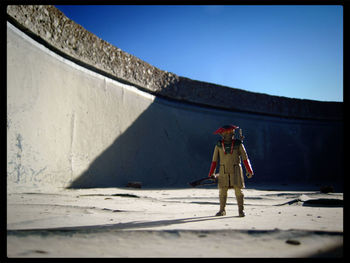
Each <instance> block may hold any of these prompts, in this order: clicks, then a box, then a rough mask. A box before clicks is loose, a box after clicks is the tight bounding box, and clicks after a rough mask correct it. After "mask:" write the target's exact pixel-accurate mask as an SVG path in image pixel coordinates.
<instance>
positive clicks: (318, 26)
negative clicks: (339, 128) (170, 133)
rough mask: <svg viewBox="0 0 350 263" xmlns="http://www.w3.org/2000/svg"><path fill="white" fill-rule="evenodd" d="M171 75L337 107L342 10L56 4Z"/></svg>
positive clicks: (340, 86) (340, 85)
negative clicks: (328, 102) (329, 103)
mask: <svg viewBox="0 0 350 263" xmlns="http://www.w3.org/2000/svg"><path fill="white" fill-rule="evenodd" d="M56 7H57V8H58V9H60V10H61V11H62V12H63V13H64V14H65V15H66V16H68V17H69V18H70V19H72V20H74V21H75V22H76V23H78V24H80V25H82V26H83V27H84V28H86V29H87V30H89V31H90V32H92V33H94V34H95V35H97V36H98V37H100V38H102V39H104V40H106V41H107V42H109V43H111V44H112V45H114V46H116V47H118V48H120V49H122V50H123V51H125V52H128V53H130V54H132V55H134V56H136V57H138V58H140V59H142V60H144V61H146V62H148V63H149V64H151V65H153V66H156V67H158V68H160V69H162V70H166V71H169V72H173V73H175V74H177V75H180V76H184V77H188V78H191V79H196V80H200V81H206V82H211V83H216V84H220V85H225V86H229V87H233V88H239V89H244V90H248V91H253V92H260V93H267V94H270V95H278V96H286V97H293V98H302V99H313V100H321V101H343V7H342V6H337V5H330V6H328V5H323V6H317V5H310V6H307V5H300V6H274V5H272V6H269V5H263V6H255V5H247V6H242V5H231V6H181V5H180V6H153V5H150V6H119V5H114V6H113V5H112V6H108V5H101V6H88V5H83V6H79V5H73V6H56Z"/></svg>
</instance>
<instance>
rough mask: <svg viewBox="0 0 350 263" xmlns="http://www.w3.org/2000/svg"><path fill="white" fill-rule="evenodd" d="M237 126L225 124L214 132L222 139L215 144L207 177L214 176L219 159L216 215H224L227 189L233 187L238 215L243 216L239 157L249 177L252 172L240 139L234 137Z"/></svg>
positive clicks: (242, 185)
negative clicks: (218, 206)
mask: <svg viewBox="0 0 350 263" xmlns="http://www.w3.org/2000/svg"><path fill="white" fill-rule="evenodd" d="M237 128H239V127H238V126H235V125H225V126H223V127H221V128H219V129H217V130H216V131H215V132H214V134H220V135H221V137H222V140H219V141H218V142H217V144H216V146H215V149H214V154H213V159H212V163H211V166H210V171H209V175H208V176H209V177H216V176H215V170H216V166H217V163H218V159H220V164H219V176H218V188H219V198H220V210H219V212H218V213H217V214H216V215H217V216H224V215H226V211H225V206H226V200H227V191H228V189H232V188H233V189H234V191H235V195H236V199H237V204H238V213H239V216H240V217H244V216H245V214H244V195H243V192H242V188H244V187H245V185H244V178H243V172H242V166H241V159H242V160H243V163H244V166H245V169H246V175H247V177H248V178H251V177H252V175H253V174H254V173H253V169H252V166H251V164H250V161H249V159H248V155H247V152H246V150H245V148H244V145H243V143H242V141H241V140H242V139H243V136H241V140H239V139H235V138H234V134H235V129H237Z"/></svg>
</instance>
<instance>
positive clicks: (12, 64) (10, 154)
mask: <svg viewBox="0 0 350 263" xmlns="http://www.w3.org/2000/svg"><path fill="white" fill-rule="evenodd" d="M8 15H9V16H8V20H9V21H10V22H11V23H8V25H7V179H8V183H17V184H22V183H23V184H25V183H29V184H37V185H41V184H46V183H47V184H53V185H59V186H65V187H77V188H79V187H113V186H125V185H126V183H127V182H128V181H141V182H143V185H144V186H145V187H183V186H186V183H187V182H189V181H191V180H194V179H197V178H200V177H203V176H206V175H207V173H208V169H209V166H210V162H211V158H212V152H213V149H214V145H215V143H216V141H217V140H218V139H219V138H218V136H215V135H213V134H212V133H213V131H214V130H216V129H217V128H218V127H219V126H221V125H224V124H229V123H232V124H235V125H239V126H240V127H242V128H243V132H244V134H245V137H246V140H245V147H246V149H247V151H248V155H249V157H250V159H251V163H252V165H253V169H254V171H255V173H256V176H255V177H254V180H252V181H253V182H268V183H277V182H278V183H315V182H318V183H320V184H321V183H329V182H330V183H333V184H338V185H341V184H342V182H343V164H344V163H343V161H344V160H343V136H344V134H343V120H342V118H343V115H342V114H343V112H342V107H343V105H342V103H331V102H317V101H308V100H296V99H289V98H282V97H276V96H269V95H265V94H257V93H251V92H246V91H242V90H238V89H231V88H228V87H222V86H218V85H215V84H210V83H205V82H199V81H194V80H190V79H186V78H182V77H179V76H176V75H175V74H172V73H169V72H164V71H161V70H159V69H156V68H154V67H153V66H151V65H149V64H147V63H145V62H143V61H141V60H139V59H137V58H135V57H133V56H131V55H129V54H127V53H125V52H123V51H121V50H119V49H117V48H116V47H113V46H111V45H109V44H108V43H106V42H104V41H103V40H100V39H98V38H97V37H96V36H94V35H92V34H91V33H88V32H87V31H86V30H85V29H83V28H82V27H80V26H79V25H76V24H75V23H74V22H72V21H70V20H69V19H68V18H66V17H65V16H64V15H63V14H62V13H60V12H59V11H58V10H57V9H55V8H54V7H52V6H44V7H42V6H9V7H8ZM14 25H15V26H14ZM22 31H24V32H25V33H24V32H22ZM73 36H74V39H75V40H74V41H73V40H72V39H73ZM72 43H73V44H72ZM91 45H92V46H91ZM94 48H96V52H94ZM89 54H90V55H91V56H90V55H89ZM247 184H248V185H249V181H247Z"/></svg>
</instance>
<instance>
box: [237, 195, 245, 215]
mask: <svg viewBox="0 0 350 263" xmlns="http://www.w3.org/2000/svg"><path fill="white" fill-rule="evenodd" d="M243 202H244V201H243V196H239V197H237V204H238V216H239V217H244V216H245V213H244V205H243Z"/></svg>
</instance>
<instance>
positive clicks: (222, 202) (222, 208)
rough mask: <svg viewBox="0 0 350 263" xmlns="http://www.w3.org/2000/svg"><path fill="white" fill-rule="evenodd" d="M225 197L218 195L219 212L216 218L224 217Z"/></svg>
mask: <svg viewBox="0 0 350 263" xmlns="http://www.w3.org/2000/svg"><path fill="white" fill-rule="evenodd" d="M226 200H227V195H220V210H219V212H217V213H216V216H224V215H226V211H225V206H226Z"/></svg>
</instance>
